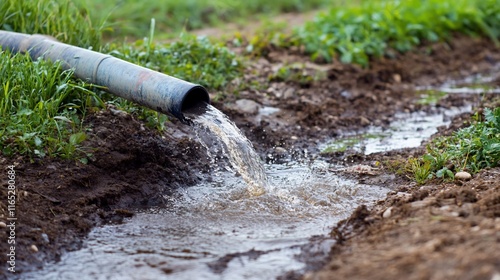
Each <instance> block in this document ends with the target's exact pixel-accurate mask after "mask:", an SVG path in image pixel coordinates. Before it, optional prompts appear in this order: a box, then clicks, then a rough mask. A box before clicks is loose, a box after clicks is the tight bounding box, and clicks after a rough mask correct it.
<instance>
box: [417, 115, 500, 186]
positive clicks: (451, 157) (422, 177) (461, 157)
mask: <svg viewBox="0 0 500 280" xmlns="http://www.w3.org/2000/svg"><path fill="white" fill-rule="evenodd" d="M408 162H409V165H410V168H409V170H408V171H409V173H410V174H412V177H413V178H414V179H415V180H416V181H417V182H418V183H424V182H425V181H427V180H429V179H432V178H440V179H453V178H454V171H468V172H471V173H476V172H478V171H480V170H481V169H484V168H488V167H496V166H499V165H500V107H497V108H494V109H489V108H486V109H484V116H481V115H479V114H476V117H475V120H474V123H473V124H472V125H470V126H469V127H466V128H463V129H460V130H458V131H456V132H455V133H454V134H453V135H452V136H448V137H439V138H436V139H434V140H433V141H432V142H431V143H430V144H429V145H428V146H427V154H425V155H423V156H422V157H421V158H419V159H410V160H409V161H408Z"/></svg>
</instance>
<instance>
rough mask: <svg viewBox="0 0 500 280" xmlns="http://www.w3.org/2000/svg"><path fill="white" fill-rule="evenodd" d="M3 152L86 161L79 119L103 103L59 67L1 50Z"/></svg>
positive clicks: (0, 141) (0, 136) (0, 143)
mask: <svg viewBox="0 0 500 280" xmlns="http://www.w3.org/2000/svg"><path fill="white" fill-rule="evenodd" d="M0 65H2V68H0V85H1V88H0V149H1V151H2V154H4V155H7V156H9V155H13V154H26V155H28V156H29V157H30V158H33V157H34V156H38V157H44V156H59V157H62V158H74V157H77V156H82V158H85V154H83V155H82V153H80V152H82V150H80V149H79V145H80V144H81V142H83V141H84V140H85V138H86V136H85V133H84V128H83V126H82V122H81V117H80V115H81V114H83V113H84V112H85V109H86V106H87V105H89V104H90V103H92V102H93V101H95V100H98V99H97V97H96V96H95V94H93V93H92V92H91V91H89V90H88V89H87V85H85V84H84V83H83V82H78V81H75V80H74V79H72V78H71V77H72V74H73V73H72V71H70V70H67V71H63V70H62V69H61V65H60V63H55V64H53V63H50V62H46V61H44V60H37V61H32V60H31V58H30V57H29V55H22V54H16V55H11V54H9V53H8V52H2V51H0Z"/></svg>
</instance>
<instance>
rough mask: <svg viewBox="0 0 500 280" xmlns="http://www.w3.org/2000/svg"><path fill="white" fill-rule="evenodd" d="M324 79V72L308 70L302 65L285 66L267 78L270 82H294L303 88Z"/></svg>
mask: <svg viewBox="0 0 500 280" xmlns="http://www.w3.org/2000/svg"><path fill="white" fill-rule="evenodd" d="M325 78H326V73H325V72H324V71H320V70H315V69H308V68H307V67H306V65H305V64H303V63H294V64H287V65H284V66H282V67H280V68H279V69H278V70H277V71H276V73H274V74H272V75H270V76H269V80H271V81H284V82H295V83H298V84H299V85H301V86H303V87H307V86H310V85H311V84H312V83H313V82H316V81H320V80H322V79H325Z"/></svg>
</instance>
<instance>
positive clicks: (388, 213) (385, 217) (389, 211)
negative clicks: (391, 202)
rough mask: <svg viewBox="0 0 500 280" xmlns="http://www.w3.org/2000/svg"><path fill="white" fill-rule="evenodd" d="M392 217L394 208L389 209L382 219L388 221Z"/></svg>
mask: <svg viewBox="0 0 500 280" xmlns="http://www.w3.org/2000/svg"><path fill="white" fill-rule="evenodd" d="M391 216H392V207H389V208H387V209H386V210H385V211H384V213H383V214H382V218H384V219H388V218H390V217H391Z"/></svg>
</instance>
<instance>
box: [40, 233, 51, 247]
mask: <svg viewBox="0 0 500 280" xmlns="http://www.w3.org/2000/svg"><path fill="white" fill-rule="evenodd" d="M42 240H43V242H44V243H45V244H47V243H50V239H49V236H48V235H47V234H46V233H42Z"/></svg>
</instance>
